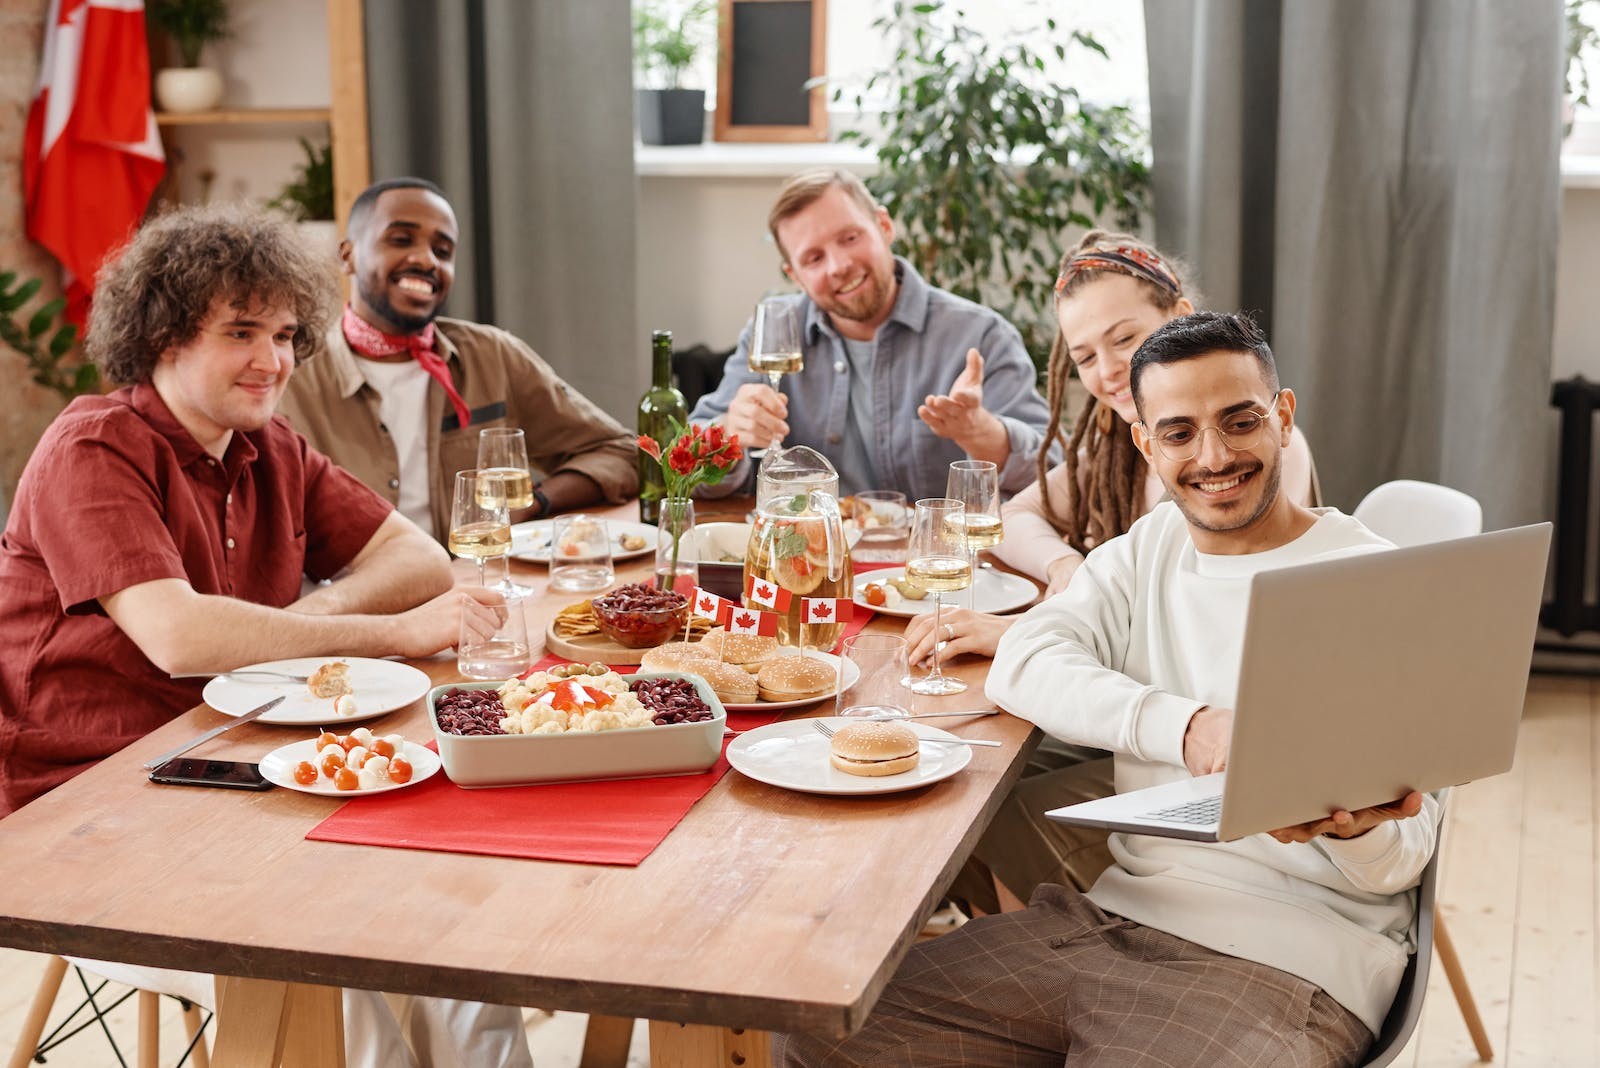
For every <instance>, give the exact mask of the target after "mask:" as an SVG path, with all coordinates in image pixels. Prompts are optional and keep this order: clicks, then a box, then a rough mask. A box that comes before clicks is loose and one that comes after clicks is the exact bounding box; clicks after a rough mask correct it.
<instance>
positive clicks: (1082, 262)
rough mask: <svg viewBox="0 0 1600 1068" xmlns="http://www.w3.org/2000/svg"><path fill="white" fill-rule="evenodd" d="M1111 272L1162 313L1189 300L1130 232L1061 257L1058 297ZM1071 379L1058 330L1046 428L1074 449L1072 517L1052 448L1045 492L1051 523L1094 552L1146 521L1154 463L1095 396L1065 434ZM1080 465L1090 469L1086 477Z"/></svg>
mask: <svg viewBox="0 0 1600 1068" xmlns="http://www.w3.org/2000/svg"><path fill="white" fill-rule="evenodd" d="M1107 274H1126V275H1128V276H1130V277H1132V278H1135V279H1137V280H1138V282H1139V284H1140V287H1141V288H1142V289H1143V290H1144V291H1145V293H1146V295H1147V296H1148V297H1149V298H1150V302H1151V303H1152V304H1154V305H1155V306H1156V307H1157V308H1159V309H1161V310H1162V311H1171V310H1172V308H1173V306H1174V305H1176V304H1177V303H1178V300H1179V299H1180V298H1181V297H1182V296H1183V286H1182V283H1181V282H1180V281H1179V278H1178V274H1177V272H1176V271H1175V270H1173V269H1172V267H1171V266H1170V265H1169V261H1168V260H1166V259H1165V258H1164V257H1162V256H1161V255H1160V254H1159V253H1157V252H1156V251H1155V250H1154V249H1152V248H1151V247H1150V246H1149V245H1146V244H1145V243H1144V242H1142V241H1140V240H1139V239H1137V238H1135V237H1130V236H1129V235H1127V234H1114V233H1107V232H1105V231H1102V230H1092V231H1090V232H1089V233H1087V234H1085V235H1084V236H1083V240H1081V241H1079V242H1078V244H1077V247H1075V248H1073V249H1072V250H1071V251H1070V252H1068V253H1067V254H1066V255H1065V256H1063V257H1062V258H1061V269H1060V273H1059V275H1058V276H1057V279H1056V299H1057V300H1058V301H1059V300H1063V299H1065V298H1066V297H1069V296H1071V295H1072V294H1073V293H1075V292H1077V291H1078V290H1079V289H1081V288H1082V287H1083V286H1085V285H1088V284H1089V283H1090V282H1092V281H1094V280H1095V279H1097V278H1101V277H1103V276H1105V275H1107ZM1071 374H1072V360H1071V358H1070V357H1069V356H1068V355H1067V341H1066V339H1065V338H1064V337H1062V335H1061V331H1060V329H1059V328H1058V329H1057V330H1056V338H1055V342H1054V343H1053V344H1052V345H1051V346H1050V364H1049V371H1048V382H1049V384H1048V387H1047V393H1046V399H1047V401H1048V403H1049V406H1050V425H1049V426H1048V427H1047V428H1046V429H1045V432H1044V440H1045V441H1047V442H1049V441H1055V440H1060V441H1062V442H1064V443H1065V445H1066V467H1067V507H1066V512H1065V513H1064V514H1062V513H1059V512H1057V511H1056V509H1055V508H1054V506H1052V504H1051V502H1050V481H1049V479H1048V478H1047V477H1046V476H1047V474H1048V471H1049V458H1048V452H1049V450H1048V449H1040V450H1039V460H1038V463H1039V493H1040V495H1041V498H1042V500H1043V503H1044V514H1045V518H1046V519H1048V520H1049V521H1050V525H1051V526H1052V527H1054V528H1055V529H1056V532H1057V533H1058V534H1060V535H1061V536H1062V537H1064V538H1065V539H1066V541H1067V544H1069V545H1071V546H1072V547H1073V548H1074V549H1076V550H1077V551H1078V552H1080V553H1087V552H1088V551H1089V550H1090V548H1092V547H1093V546H1095V545H1100V544H1102V543H1104V542H1105V541H1107V540H1108V539H1110V538H1114V537H1116V536H1118V535H1119V534H1123V533H1126V531H1127V529H1128V528H1129V527H1130V526H1132V525H1133V521H1134V520H1135V519H1137V518H1139V513H1140V512H1141V511H1142V510H1143V505H1144V482H1145V477H1146V465H1145V461H1144V457H1143V456H1142V455H1141V454H1140V452H1139V450H1138V449H1136V448H1135V447H1134V445H1133V438H1132V435H1131V434H1129V432H1128V424H1127V423H1126V422H1124V421H1123V419H1122V417H1121V416H1120V415H1118V414H1117V413H1116V411H1115V410H1113V409H1112V408H1111V406H1110V405H1108V404H1103V403H1101V402H1100V401H1098V400H1096V399H1095V398H1094V397H1092V396H1091V397H1090V398H1089V401H1088V403H1087V404H1085V405H1084V407H1083V410H1082V411H1081V412H1080V413H1078V418H1077V420H1076V421H1075V422H1074V424H1073V427H1072V433H1071V435H1070V437H1069V436H1068V435H1067V434H1066V433H1065V432H1063V431H1062V429H1061V413H1062V410H1063V409H1064V408H1065V407H1066V396H1067V380H1068V379H1069V378H1070V377H1071ZM1080 455H1081V459H1080ZM1080 465H1087V470H1086V471H1085V472H1084V473H1083V477H1080V473H1079V472H1080Z"/></svg>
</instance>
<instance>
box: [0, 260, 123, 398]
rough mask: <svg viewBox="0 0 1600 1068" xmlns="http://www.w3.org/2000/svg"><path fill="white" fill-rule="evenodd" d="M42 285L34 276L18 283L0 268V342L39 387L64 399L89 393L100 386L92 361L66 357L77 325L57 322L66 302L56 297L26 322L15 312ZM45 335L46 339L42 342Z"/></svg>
mask: <svg viewBox="0 0 1600 1068" xmlns="http://www.w3.org/2000/svg"><path fill="white" fill-rule="evenodd" d="M42 285H43V282H42V281H41V280H40V279H38V278H29V279H26V280H24V281H22V282H21V283H18V282H17V273H16V272H15V271H0V341H4V342H5V343H6V344H7V345H9V346H11V347H12V348H14V349H16V350H17V351H18V352H20V353H21V354H22V355H23V357H24V358H25V359H26V360H27V361H28V371H29V374H30V375H31V377H32V378H33V380H34V381H35V382H37V383H39V384H40V385H41V386H47V387H49V388H50V389H53V390H55V391H56V392H57V393H59V394H61V395H62V396H63V397H65V398H66V399H68V400H71V399H72V398H73V397H76V396H78V395H79V394H81V393H93V392H94V391H95V390H96V389H98V388H99V385H100V375H99V372H98V371H96V370H95V367H94V365H93V364H87V363H80V362H78V361H77V360H75V359H72V360H69V358H68V357H69V356H71V355H72V353H73V346H74V345H75V344H76V342H77V340H78V328H77V327H76V326H74V325H73V324H71V323H65V322H63V323H60V324H59V325H58V320H60V318H61V314H62V313H63V312H64V311H66V308H67V302H66V301H65V300H62V299H61V298H60V297H57V298H55V299H54V300H51V301H47V302H46V303H44V304H42V305H40V306H39V307H38V309H36V310H35V311H34V312H33V314H32V315H30V316H28V317H27V323H26V325H24V324H23V322H22V320H21V319H20V318H19V317H18V316H17V314H16V313H17V312H18V311H20V310H21V309H22V307H23V305H25V304H27V303H28V301H29V300H31V299H33V297H34V295H35V294H36V293H38V292H39V288H40V286H42ZM52 330H53V331H54V332H53V333H52ZM47 334H48V335H49V336H50V340H49V341H48V342H45V341H44V338H45V335H47Z"/></svg>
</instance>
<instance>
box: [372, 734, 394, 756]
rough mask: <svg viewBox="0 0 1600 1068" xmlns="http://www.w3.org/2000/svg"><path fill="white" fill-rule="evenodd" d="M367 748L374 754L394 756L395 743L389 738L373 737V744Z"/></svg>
mask: <svg viewBox="0 0 1600 1068" xmlns="http://www.w3.org/2000/svg"><path fill="white" fill-rule="evenodd" d="M367 748H368V749H370V750H371V751H372V755H373V756H381V757H392V756H394V743H393V742H391V741H389V739H387V738H374V739H372V744H371V745H370V746H368V747H367Z"/></svg>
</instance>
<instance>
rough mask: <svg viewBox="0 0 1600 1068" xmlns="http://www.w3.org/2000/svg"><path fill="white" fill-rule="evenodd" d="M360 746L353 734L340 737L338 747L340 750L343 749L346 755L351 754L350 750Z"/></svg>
mask: <svg viewBox="0 0 1600 1068" xmlns="http://www.w3.org/2000/svg"><path fill="white" fill-rule="evenodd" d="M360 744H361V743H360V742H358V741H356V739H355V735H353V734H341V735H339V738H338V746H339V748H340V749H343V750H344V751H345V752H346V753H348V752H350V750H352V749H354V748H355V747H356V746H358V745H360Z"/></svg>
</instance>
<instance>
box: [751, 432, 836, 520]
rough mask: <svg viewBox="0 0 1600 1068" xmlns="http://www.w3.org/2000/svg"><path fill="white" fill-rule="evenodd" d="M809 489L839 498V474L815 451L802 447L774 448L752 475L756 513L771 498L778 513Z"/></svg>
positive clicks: (765, 505) (808, 491) (825, 458)
mask: <svg viewBox="0 0 1600 1068" xmlns="http://www.w3.org/2000/svg"><path fill="white" fill-rule="evenodd" d="M813 490H820V491H822V492H823V493H826V494H829V495H831V496H832V497H834V498H835V499H837V498H838V496H839V472H838V471H837V470H836V469H835V468H834V466H833V464H831V463H829V462H828V458H827V457H826V456H824V455H822V454H821V453H820V452H818V451H817V450H816V449H813V448H809V447H807V446H805V445H796V446H794V447H793V448H789V449H785V448H783V447H782V446H780V445H774V446H773V447H772V448H770V449H768V450H767V453H766V455H765V456H763V457H762V458H761V468H760V470H759V471H758V472H757V475H756V510H757V511H760V510H761V509H762V508H765V507H767V504H768V502H769V501H772V500H774V499H778V500H780V501H781V505H780V509H779V510H781V509H782V508H786V507H788V505H789V502H790V501H792V500H794V498H796V497H804V496H805V495H806V494H808V493H811V492H812V491H813Z"/></svg>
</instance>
